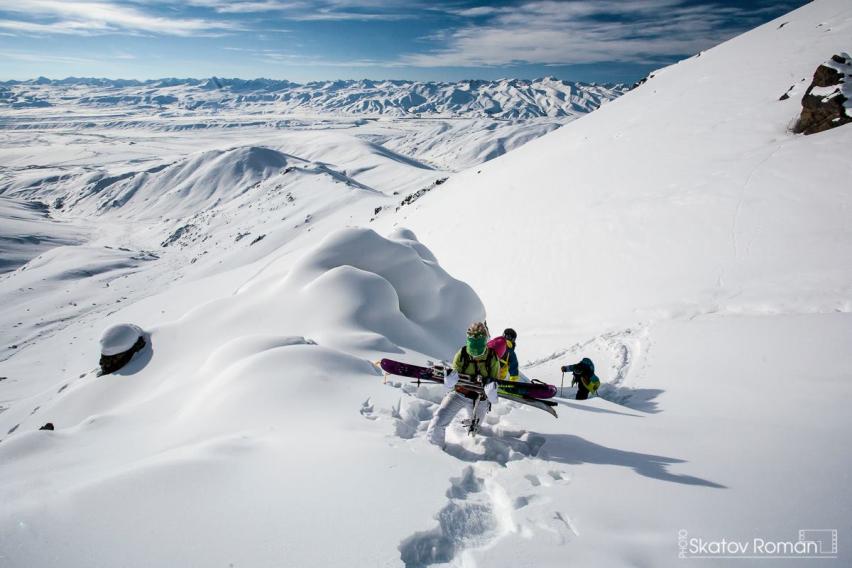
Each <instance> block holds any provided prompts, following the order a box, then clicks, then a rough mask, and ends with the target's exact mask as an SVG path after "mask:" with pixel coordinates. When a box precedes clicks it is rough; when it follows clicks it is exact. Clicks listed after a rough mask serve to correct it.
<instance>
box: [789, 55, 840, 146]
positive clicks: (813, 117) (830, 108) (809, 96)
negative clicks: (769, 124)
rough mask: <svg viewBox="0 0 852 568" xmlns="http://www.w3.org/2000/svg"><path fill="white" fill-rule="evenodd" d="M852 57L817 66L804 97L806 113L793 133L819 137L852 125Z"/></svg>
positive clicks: (803, 112)
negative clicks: (840, 127)
mask: <svg viewBox="0 0 852 568" xmlns="http://www.w3.org/2000/svg"><path fill="white" fill-rule="evenodd" d="M850 76H852V58H850V57H849V55H848V54H846V53H843V54H840V55H834V56H833V57H832V58H831V59H830V60H828V61H826V62H825V63H823V64H822V65H820V66H819V67H817V70H816V72H815V73H814V78H813V81H812V82H811V85H810V86H809V87H808V90H807V91H806V92H805V96H804V97H803V98H802V114H801V116H800V117H799V120H798V121H797V122H796V126H795V127H794V128H793V131H794V132H796V133H797V134H799V133H801V134H816V133H817V132H824V131H826V130H829V129H831V128H836V127H838V126H841V125H843V124H847V123H849V122H852V116H850V108H852V106H850V104H849V103H850V101H849V99H850V97H852V79H850Z"/></svg>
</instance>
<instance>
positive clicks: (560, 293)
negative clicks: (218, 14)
mask: <svg viewBox="0 0 852 568" xmlns="http://www.w3.org/2000/svg"><path fill="white" fill-rule="evenodd" d="M850 26H852V7H850V5H849V3H848V2H847V1H846V0H821V1H817V2H814V3H811V4H809V5H807V6H805V7H803V8H801V9H799V10H797V11H795V12H793V13H791V14H790V15H788V16H787V17H784V18H781V19H779V20H777V21H775V22H771V23H769V24H767V25H766V26H763V27H761V28H758V29H757V30H755V31H753V32H750V33H748V34H745V35H743V36H741V37H738V38H735V39H734V40H732V41H730V42H727V43H725V44H723V45H721V46H719V47H717V48H715V49H712V50H709V51H707V52H704V53H702V54H701V55H700V56H697V57H694V58H691V59H689V60H686V61H684V62H681V63H680V64H678V65H675V66H672V67H670V68H667V69H664V70H661V71H660V72H658V73H656V74H655V76H654V77H653V78H652V79H650V80H649V81H648V82H646V83H645V84H643V85H642V86H641V87H639V88H638V89H637V90H635V91H633V92H631V93H628V94H627V95H626V96H624V97H622V98H620V99H619V100H617V101H614V102H612V103H608V104H607V105H605V106H604V107H603V108H602V109H599V110H598V111H595V112H594V113H592V114H590V115H588V116H586V117H583V118H582V119H580V120H577V121H574V122H572V123H571V124H568V125H566V126H565V127H563V128H561V129H559V130H557V131H556V132H553V133H551V134H549V135H547V136H543V137H541V138H538V139H537V140H534V141H532V142H530V143H528V144H526V145H524V146H522V147H520V148H519V149H517V150H514V151H512V152H510V153H508V154H505V155H504V156H502V157H499V158H496V159H494V160H492V161H490V162H486V163H484V164H477V165H476V167H474V168H473V169H471V170H467V171H464V172H461V173H458V174H453V175H452V176H450V178H449V180H447V181H446V182H444V181H443V179H444V177H446V175H447V173H446V172H442V171H439V170H436V169H433V167H434V165H433V164H432V161H433V160H434V161H444V160H447V161H452V160H454V159H455V158H454V152H453V151H449V152H448V151H447V148H445V147H444V146H442V145H441V144H439V143H436V142H435V140H433V138H434V137H442V136H443V135H444V134H445V133H446V132H447V130H444V129H443V127H442V126H441V124H442V123H441V122H440V121H436V122H421V121H420V120H418V121H401V122H417V123H419V124H426V125H427V128H430V129H431V128H434V130H433V131H432V133H430V132H428V131H427V130H423V131H419V130H417V129H415V128H411V129H408V127H401V126H400V125H399V124H395V123H392V122H385V121H369V123H367V124H364V123H361V122H360V120H353V121H351V122H348V123H347V122H346V121H326V120H325V119H318V120H317V122H316V123H314V124H313V125H312V126H311V127H310V128H308V126H307V123H306V122H298V121H296V122H293V123H289V124H290V125H291V126H290V127H288V129H280V130H279V129H269V128H267V127H266V126H263V127H259V128H258V129H256V130H255V129H252V128H247V127H243V128H239V129H236V130H235V133H234V134H232V135H231V136H230V137H227V138H224V139H223V140H214V139H213V137H212V136H208V137H204V136H198V135H197V133H192V134H186V135H183V134H182V130H181V129H180V128H174V129H169V128H163V129H153V128H152V129H141V128H139V127H138V126H133V127H130V126H127V123H126V122H125V123H123V124H124V126H127V129H126V130H118V129H116V128H107V127H104V124H105V123H104V122H103V121H102V120H103V119H104V117H105V114H104V113H102V111H101V110H97V109H96V110H95V111H93V116H98V117H99V118H98V121H99V122H98V126H97V127H92V128H81V129H79V130H77V129H70V128H67V129H66V128H64V127H62V128H58V127H55V126H49V127H44V128H43V129H38V128H36V129H35V130H33V134H27V136H30V138H19V137H18V136H19V135H21V136H23V134H21V133H22V132H24V133H26V132H28V131H23V130H21V131H19V130H12V129H7V130H5V131H3V132H2V133H0V134H2V136H3V138H2V140H3V142H4V144H3V145H2V148H0V156H3V157H4V166H5V167H6V169H5V170H4V174H6V175H4V178H3V180H2V183H3V185H2V187H0V191H2V192H3V193H4V195H7V196H14V197H15V198H17V199H21V198H29V199H41V200H43V201H45V202H49V203H51V204H52V209H51V213H52V214H53V215H55V216H58V217H60V218H61V220H62V221H63V222H66V223H68V224H69V225H70V226H74V227H77V228H79V229H81V230H83V232H84V233H85V234H87V235H90V236H87V241H86V244H85V245H82V246H71V247H59V248H55V249H52V250H50V251H47V252H40V253H39V255H38V256H37V257H36V258H34V259H32V260H31V261H30V262H28V263H27V264H25V265H24V266H21V267H20V268H18V269H17V270H15V271H14V272H12V273H9V274H7V275H5V276H3V277H2V278H0V305H2V309H0V320H2V322H3V323H4V324H5V325H4V326H3V327H2V329H0V333H2V334H3V335H2V341H3V342H4V350H3V351H2V353H0V355H2V357H0V433H2V436H3V440H2V442H0V502H2V503H3V507H2V508H0V558H3V559H4V560H5V561H7V563H10V565H11V566H13V567H15V568H17V567H18V566H22V567H23V566H26V567H28V568H29V567H36V568H40V567H47V566H53V565H55V564H56V563H57V562H58V561H59V562H61V564H62V565H63V566H69V567H77V566H79V567H83V566H86V567H91V566H104V567H106V566H115V565H123V566H140V567H142V566H152V565H154V566H167V565H199V566H208V565H218V564H222V565H226V566H227V565H229V564H232V565H234V566H241V565H242V566H282V565H287V566H289V565H293V566H364V565H371V566H372V565H377V566H406V567H420V566H432V565H450V566H465V567H471V566H487V567H503V566H507V567H508V566H513V567H514V566H525V565H534V566H544V567H550V566H563V565H565V564H566V563H571V564H577V565H581V566H607V567H610V566H612V567H620V566H625V567H626V566H632V567H635V566H683V565H684V562H685V561H684V560H681V559H680V558H679V556H680V555H682V554H683V555H687V556H688V555H694V553H690V552H689V550H688V548H687V549H685V548H683V545H682V544H681V543H682V542H684V541H686V542H687V544H688V538H690V537H697V538H702V539H704V540H709V541H719V540H721V539H725V540H726V541H728V542H730V541H732V540H735V541H738V542H740V541H744V542H748V543H749V544H750V545H753V544H752V543H753V540H752V539H754V538H759V539H763V540H765V541H772V542H783V541H797V540H798V539H799V538H800V536H799V535H800V533H799V531H800V530H804V529H820V530H823V531H826V533H825V534H828V535H831V531H832V530H834V531H837V533H836V534H838V535H839V539H838V541H837V542H838V548H837V550H835V551H832V550H831V548H830V544H831V539H830V536H829V538H828V541H827V544H828V545H829V548H826V549H820V550H818V551H817V552H816V554H817V555H818V556H819V555H822V556H829V557H831V556H836V557H837V558H836V559H833V560H822V561H820V560H814V559H810V562H813V563H814V564H817V563H822V562H824V563H826V564H830V563H832V562H833V563H843V562H845V559H847V558H849V555H850V554H852V540H850V539H849V538H848V535H850V534H852V524H850V517H849V515H848V511H849V510H850V509H852V490H850V488H849V484H848V483H847V477H848V471H849V469H850V467H852V461H850V455H852V453H850V452H849V451H848V446H849V443H848V433H849V432H850V431H852V418H850V416H852V415H850V413H849V412H848V400H849V399H850V397H852V359H850V358H849V357H848V355H847V351H848V345H849V344H850V342H852V319H850V313H849V307H850V305H852V290H850V282H852V266H850V264H849V261H848V259H849V258H852V255H850V252H852V250H850V248H852V240H850V233H849V231H850V229H849V227H850V221H852V219H850V209H849V200H850V194H849V190H848V187H849V183H848V181H849V179H850V177H852V176H850V173H852V172H850V161H849V159H848V156H847V154H848V148H849V147H850V142H852V134H850V133H852V126H842V127H839V128H837V129H835V130H831V131H828V132H825V133H821V134H817V135H813V136H810V137H803V136H797V135H793V134H791V133H790V131H789V128H788V127H789V126H790V125H791V124H792V123H793V122H794V121H795V119H796V117H797V116H798V112H799V107H798V100H797V99H798V98H799V97H800V95H801V94H802V93H803V92H804V89H805V88H806V87H807V85H808V84H809V81H810V77H811V76H812V74H813V71H814V70H815V69H816V67H817V66H818V65H819V64H820V63H822V62H823V61H825V60H826V59H828V58H829V57H830V56H831V55H832V54H833V53H835V52H838V51H845V52H849V51H850V49H849V48H848V46H847V45H845V43H846V42H848V38H849V37H850ZM176 84H177V85H178V88H183V87H181V86H180V84H179V82H178V83H176ZM791 84H793V85H794V87H793V89H790V85H791ZM127 87H128V88H137V87H138V85H132V84H129V85H128V86H127ZM787 92H789V93H791V95H790V98H789V99H787V100H778V99H779V97H780V95H782V94H784V93H787ZM109 104H112V103H109ZM42 110H44V109H18V110H15V111H10V113H9V114H8V115H6V116H5V117H4V120H6V121H7V125H10V126H15V124H20V122H16V121H18V120H19V119H21V120H25V121H27V127H28V128H33V127H36V125H37V123H36V122H35V121H36V120H37V119H36V117H37V115H38V112H40V111H42ZM23 113H31V114H28V115H27V116H26V117H25V118H23V119H22V118H21V117H22V115H23ZM117 114H118V115H119V118H118V120H125V119H126V117H127V114H126V113H125V111H123V110H122V111H120V112H118V113H117ZM57 116H58V115H57ZM81 116H82V115H81ZM45 117H47V115H45ZM53 118H56V116H54V117H53ZM53 118H51V120H52V119H53ZM181 120H183V119H182V118H181V117H174V124H178V123H180V122H181ZM152 121H153V122H156V123H157V124H161V125H163V124H166V123H168V122H169V120H168V118H167V117H164V116H157V117H154V118H153V119H152ZM356 122H357V124H355V123H356ZM198 123H199V120H198V118H197V117H190V118H189V119H188V121H187V122H186V123H185V124H198ZM478 124H479V126H477V128H480V127H482V126H483V123H478ZM341 125H345V128H346V129H347V130H349V129H352V130H355V132H354V135H353V132H352V131H342V132H341V131H339V130H334V131H331V132H320V131H319V129H320V128H329V129H331V128H334V129H339V128H340V127H341ZM303 127H304V130H301V129H302V128H303ZM400 129H405V131H404V132H401V131H400ZM448 130H452V128H448ZM214 131H215V132H216V135H215V136H220V135H221V134H220V132H224V131H218V130H215V129H214ZM474 131H475V132H476V137H477V144H482V145H483V146H480V147H481V148H484V147H485V145H486V144H489V143H490V142H489V138H488V136H487V135H484V132H486V131H487V127H486V129H485V130H476V129H475V130H474ZM424 132H425V134H424ZM452 136H454V135H452V134H451V135H450V138H449V139H452ZM21 140H28V141H29V142H27V143H25V144H16V143H15V141H21ZM455 140H456V141H458V140H460V138H455ZM491 142H493V140H491ZM421 145H422V146H423V148H424V150H423V154H422V155H419V154H417V153H415V152H413V150H414V149H415V148H417V147H419V146H421ZM402 148H407V149H409V150H411V151H403V150H402ZM456 148H457V149H458V150H459V151H460V152H462V153H463V151H464V148H463V147H462V146H461V145H457V146H456ZM477 155H479V152H472V153H470V154H467V157H465V158H463V159H475V158H473V157H474V156H477ZM425 156H429V157H425ZM290 168H296V169H293V170H290V171H289V172H288V171H287V170H288V169H290ZM397 193H398V194H397ZM146 198H147V201H146V200H145V199H146ZM290 198H292V200H291V199H290ZM57 199H58V200H59V202H58V203H57V202H56V200H57ZM155 212H156V213H159V215H157V214H154V213H155ZM166 212H168V213H166ZM149 213H151V214H150V216H149ZM164 214H168V215H174V217H170V218H169V219H159V217H160V216H161V215H164ZM347 226H349V227H348V228H343V227H347ZM403 226H411V227H414V229H415V232H412V231H410V230H408V229H402V228H401V227H403ZM364 227H370V228H371V229H374V230H371V229H367V228H364ZM415 233H416V237H415ZM382 235H385V236H382ZM485 315H487V317H488V321H489V324H490V325H491V327H492V331H495V332H496V331H499V329H501V328H503V327H505V326H512V327H514V328H516V329H517V330H518V331H519V333H520V338H519V344H518V353H519V356H520V358H521V361H522V363H523V367H522V370H523V372H524V373H525V374H526V375H528V376H529V377H532V378H537V379H543V380H547V381H549V382H555V383H559V382H560V379H561V376H560V371H559V367H560V365H563V364H565V363H570V362H576V361H577V360H579V358H581V357H591V358H592V359H594V361H595V363H596V364H597V368H598V374H599V375H600V377H601V378H602V380H603V382H604V385H603V386H602V387H601V395H602V396H601V397H600V398H594V399H592V400H589V401H584V402H581V401H574V400H570V395H571V394H573V389H571V388H570V387H566V389H565V393H564V394H566V395H568V396H567V397H566V398H561V397H560V398H558V399H557V400H558V401H559V407H558V412H559V415H560V417H559V418H558V419H556V420H555V419H553V418H552V417H551V416H549V415H547V414H545V413H542V412H539V411H536V410H534V409H531V408H529V407H521V406H517V405H514V404H512V403H509V402H506V401H501V402H500V403H498V404H497V405H495V407H494V408H493V409H492V411H491V412H490V414H489V415H488V418H487V421H486V425H485V427H484V430H483V432H482V435H481V436H479V437H478V438H476V439H470V438H468V437H467V436H466V435H465V434H464V433H463V432H462V431H461V430H460V429H459V428H452V429H451V431H450V432H449V436H448V440H449V442H450V444H449V445H448V446H447V448H446V450H445V451H441V450H440V449H438V448H435V447H433V446H430V445H429V444H428V443H427V442H426V440H425V437H424V431H425V428H426V425H427V424H428V421H429V420H430V418H431V417H432V416H433V414H434V412H435V409H436V408H437V404H438V402H439V401H440V399H441V396H442V390H441V387H439V386H437V385H435V386H424V385H421V386H418V385H415V384H411V383H409V382H406V381H404V380H398V379H394V378H387V379H385V378H383V377H382V376H381V375H380V374H379V373H378V372H377V371H376V370H375V367H374V366H373V365H372V364H371V362H372V361H375V360H376V359H377V358H378V357H383V356H391V357H395V358H399V359H403V360H409V361H414V362H423V361H424V360H426V359H429V358H431V359H437V358H447V357H449V356H450V355H451V354H452V352H453V350H454V349H455V348H456V347H457V346H458V345H459V344H460V342H461V341H462V335H463V330H464V328H465V326H466V325H467V324H468V323H469V322H470V321H471V320H474V319H479V318H481V317H484V316H485ZM123 322H128V323H134V324H137V325H139V326H141V327H142V328H143V329H144V330H145V331H146V332H147V334H148V335H147V337H148V338H149V340H150V342H149V344H148V345H147V346H146V347H145V349H144V350H143V351H142V352H140V353H138V354H137V355H136V356H135V357H134V359H133V360H132V361H131V363H130V365H129V366H128V367H127V368H125V369H123V370H121V371H119V372H118V373H117V374H114V375H106V376H102V377H97V376H96V373H95V372H94V367H95V365H96V363H97V358H98V355H99V353H98V351H99V344H98V340H99V338H100V336H101V334H102V332H103V331H104V330H105V329H107V328H109V327H110V326H111V325H113V324H117V323H123ZM12 342H16V343H14V345H10V344H12ZM45 422H52V423H53V424H54V426H55V427H56V430H54V431H39V430H38V428H39V427H40V426H41V425H42V424H44V423H45ZM820 534H823V533H820ZM696 561H697V560H696ZM700 562H701V563H702V565H704V564H706V565H710V566H724V565H729V564H730V563H731V562H737V563H748V562H750V560H748V559H738V560H725V559H721V558H705V559H702V560H701V561H700ZM754 562H761V563H762V562H763V560H759V561H754ZM792 563H796V564H808V563H809V560H805V559H798V560H792V561H791V564H792Z"/></svg>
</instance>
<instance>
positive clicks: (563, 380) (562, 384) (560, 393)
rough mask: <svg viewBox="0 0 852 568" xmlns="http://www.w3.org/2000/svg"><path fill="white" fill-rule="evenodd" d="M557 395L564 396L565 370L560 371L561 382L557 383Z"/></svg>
mask: <svg viewBox="0 0 852 568" xmlns="http://www.w3.org/2000/svg"><path fill="white" fill-rule="evenodd" d="M559 396H560V397H561V398H565V371H562V382H561V383H559Z"/></svg>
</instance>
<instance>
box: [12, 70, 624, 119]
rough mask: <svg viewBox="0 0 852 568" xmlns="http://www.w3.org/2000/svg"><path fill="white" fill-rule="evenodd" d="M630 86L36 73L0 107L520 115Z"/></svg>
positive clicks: (567, 109)
mask: <svg viewBox="0 0 852 568" xmlns="http://www.w3.org/2000/svg"><path fill="white" fill-rule="evenodd" d="M626 91H627V87H626V86H624V85H596V84H586V83H573V82H568V81H561V80H559V79H554V78H552V77H545V78H543V79H537V80H534V81H528V80H520V79H502V80H499V81H460V82H457V83H436V82H416V81H369V80H361V81H320V82H312V83H307V84H304V85H302V84H298V83H292V82H290V81H274V80H270V79H254V80H243V79H220V78H218V77H213V78H211V79H206V80H195V79H158V80H152V81H145V82H139V81H115V80H109V79H78V78H73V77H71V78H68V79H63V80H53V81H51V80H48V79H36V80H32V81H7V82H6V83H0V107H2V106H6V107H7V108H12V109H34V108H47V107H54V106H57V105H59V106H67V105H68V104H69V101H75V102H76V104H77V105H79V106H81V107H119V108H127V107H139V108H142V109H146V110H156V111H158V112H192V111H195V112H220V111H223V110H233V109H235V108H240V109H247V110H254V111H255V112H257V111H261V110H263V111H264V112H270V111H275V112H280V113H296V112H301V113H305V112H309V113H320V114H329V113H340V114H350V115H351V114H355V115H388V116H399V117H405V116H411V117H418V116H446V117H489V118H501V119H519V118H534V117H552V118H553V117H574V116H579V115H581V114H585V113H587V112H591V111H592V110H594V109H596V108H598V107H599V106H601V105H602V104H603V103H605V102H606V101H608V100H611V99H614V98H616V97H618V96H619V95H621V94H623V93H624V92H626Z"/></svg>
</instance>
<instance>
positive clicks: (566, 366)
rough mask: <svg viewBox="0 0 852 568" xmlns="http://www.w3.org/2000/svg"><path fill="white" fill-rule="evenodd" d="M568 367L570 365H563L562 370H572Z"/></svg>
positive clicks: (565, 371)
mask: <svg viewBox="0 0 852 568" xmlns="http://www.w3.org/2000/svg"><path fill="white" fill-rule="evenodd" d="M568 367H569V365H563V366H562V367H560V369H562V372H563V373H567V372H568V371H570V370H571V369H569V368H568Z"/></svg>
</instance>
